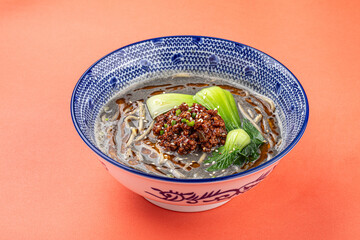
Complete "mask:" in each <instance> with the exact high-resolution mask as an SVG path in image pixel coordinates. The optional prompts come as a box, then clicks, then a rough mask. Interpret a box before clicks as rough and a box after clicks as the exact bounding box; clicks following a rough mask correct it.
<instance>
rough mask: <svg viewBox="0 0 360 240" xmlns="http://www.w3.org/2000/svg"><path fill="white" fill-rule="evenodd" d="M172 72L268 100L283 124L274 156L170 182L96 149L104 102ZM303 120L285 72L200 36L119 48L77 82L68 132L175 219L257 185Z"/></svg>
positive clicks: (252, 52)
mask: <svg viewBox="0 0 360 240" xmlns="http://www.w3.org/2000/svg"><path fill="white" fill-rule="evenodd" d="M179 73H191V74H194V75H196V74H200V75H208V76H214V77H223V78H226V79H232V81H236V82H239V83H240V84H242V85H244V86H246V87H247V88H250V89H252V90H254V91H256V92H258V93H260V94H263V95H265V96H267V97H269V98H271V99H272V100H273V101H274V102H275V104H276V106H277V114H278V116H279V119H280V122H281V125H282V136H283V140H282V145H281V149H280V151H279V154H278V155H277V156H275V157H274V158H272V159H270V160H269V161H267V162H265V163H263V164H261V165H259V166H257V167H255V168H252V169H249V170H247V171H244V172H241V173H238V174H234V175H230V176H225V177H219V178H211V179H172V178H166V177H160V176H154V175H150V174H146V173H144V172H140V171H137V170H134V169H132V168H129V167H127V166H125V165H122V164H120V163H119V162H117V161H115V160H113V159H111V158H109V157H108V156H106V155H105V154H103V153H102V152H101V151H100V150H99V149H98V148H97V147H96V145H95V139H94V123H95V120H96V117H97V115H98V113H99V110H100V109H101V107H102V106H103V105H104V104H105V103H106V102H107V101H108V100H109V99H110V98H112V97H113V96H114V95H115V94H116V93H117V92H119V91H120V90H122V89H124V88H126V87H128V86H129V85H131V84H134V83H139V82H141V81H144V80H146V79H149V78H154V77H157V76H159V77H163V76H165V75H167V76H168V75H173V74H179ZM308 116H309V106H308V101H307V97H306V94H305V92H304V89H303V88H302V86H301V85H300V83H299V81H298V80H297V79H296V77H295V76H294V75H293V74H292V73H291V72H290V71H289V70H288V69H287V68H286V67H285V66H284V65H282V64H281V63H280V62H278V61H277V60H275V59H274V58H272V57H270V56H269V55H267V54H265V53H263V52H261V51H259V50H256V49H254V48H252V47H249V46H247V45H244V44H241V43H237V42H234V41H229V40H224V39H219V38H213V37H205V36H169V37H160V38H154V39H149V40H145V41H141V42H137V43H133V44H130V45H128V46H125V47H122V48H120V49H118V50H116V51H114V52H112V53H110V54H108V55H106V56H105V57H103V58H101V59H100V60H99V61H97V62H96V63H95V64H93V65H92V66H91V67H90V68H89V69H88V70H87V71H86V72H85V73H84V74H83V75H82V76H81V78H80V79H79V81H78V83H77V84H76V86H75V89H74V91H73V94H72V98H71V117H72V120H73V123H74V126H75V128H76V130H77V132H78V133H79V135H80V137H81V138H82V139H83V141H84V142H85V143H86V144H87V145H88V147H90V148H91V149H92V150H93V151H94V152H95V153H96V154H97V155H98V156H99V159H100V161H101V163H102V164H103V165H104V167H105V168H106V170H108V171H109V173H110V174H111V175H112V176H113V177H115V178H116V179H117V180H118V181H119V182H120V183H121V184H123V185H124V186H126V187H127V188H129V189H130V190H132V191H134V192H135V193H138V194H139V195H141V196H143V197H144V198H146V199H147V200H148V201H150V202H151V203H153V204H155V205H158V206H160V207H162V208H166V209H170V210H174V211H182V212H196V211H204V210H208V209H212V208H215V207H218V206H220V205H222V204H224V203H226V202H227V201H229V200H230V199H232V198H234V197H236V196H238V195H240V194H242V193H245V192H246V191H248V190H250V189H251V188H253V187H254V186H256V185H257V184H258V183H259V182H261V181H262V180H263V179H264V178H265V177H267V176H268V175H269V174H270V172H271V171H272V170H273V169H274V167H275V166H276V165H277V164H278V163H279V161H280V159H282V158H283V157H284V156H285V155H286V154H287V153H288V152H289V151H290V150H291V149H292V148H293V147H294V146H295V145H296V143H297V142H298V141H299V140H300V138H301V136H302V135H303V133H304V131H305V128H306V124H307V121H308Z"/></svg>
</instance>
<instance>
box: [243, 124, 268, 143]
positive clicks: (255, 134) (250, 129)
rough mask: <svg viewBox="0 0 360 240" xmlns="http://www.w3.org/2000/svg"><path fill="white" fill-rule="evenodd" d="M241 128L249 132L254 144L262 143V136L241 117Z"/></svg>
mask: <svg viewBox="0 0 360 240" xmlns="http://www.w3.org/2000/svg"><path fill="white" fill-rule="evenodd" d="M242 128H243V129H244V130H245V131H246V132H247V134H249V136H250V139H251V142H253V143H255V144H262V143H263V142H264V137H263V136H262V135H261V133H260V132H259V130H257V129H256V127H254V126H253V125H252V123H251V122H250V121H249V120H248V119H246V118H244V119H243V122H242Z"/></svg>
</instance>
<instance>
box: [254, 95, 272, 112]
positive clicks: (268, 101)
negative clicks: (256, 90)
mask: <svg viewBox="0 0 360 240" xmlns="http://www.w3.org/2000/svg"><path fill="white" fill-rule="evenodd" d="M258 97H259V98H261V99H263V100H264V101H265V102H267V103H268V104H269V105H270V108H271V111H273V112H274V111H275V103H274V101H273V100H271V99H270V98H268V97H265V96H262V95H258Z"/></svg>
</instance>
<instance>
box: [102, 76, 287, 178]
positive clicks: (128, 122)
mask: <svg viewBox="0 0 360 240" xmlns="http://www.w3.org/2000/svg"><path fill="white" fill-rule="evenodd" d="M209 86H219V87H221V88H223V89H226V90H228V91H230V92H231V93H232V94H233V96H234V98H235V101H236V102H237V104H238V109H239V113H240V118H241V119H243V118H244V117H246V118H248V119H249V120H250V121H251V122H252V123H253V124H254V125H255V127H256V128H257V129H258V130H259V131H260V132H261V133H262V135H263V136H264V138H265V140H266V142H265V143H264V144H262V145H261V147H260V152H261V153H260V157H259V158H258V159H257V160H256V161H253V162H250V163H248V164H246V165H243V166H237V165H232V166H230V167H229V168H227V169H223V170H219V171H214V172H208V171H206V168H208V167H209V166H210V164H209V163H204V160H206V158H207V157H208V156H210V155H211V153H203V152H201V151H195V152H192V153H190V154H187V155H179V154H177V153H174V152H166V151H165V150H164V149H162V147H161V146H159V144H158V143H157V139H156V136H155V135H154V134H153V133H152V131H151V128H152V127H153V125H154V122H153V119H152V118H151V116H150V114H149V112H148V111H147V109H146V105H145V101H146V99H147V98H149V97H151V96H154V95H157V94H162V93H171V92H173V93H186V94H192V95H193V94H195V93H196V92H198V91H199V90H201V89H202V88H204V87H209ZM95 129H96V130H95V137H96V142H97V146H98V147H99V149H100V150H101V151H102V152H104V153H105V154H106V155H108V156H109V157H111V158H113V159H114V160H116V161H118V162H120V163H122V164H124V165H127V166H129V167H131V168H134V169H137V170H140V171H143V172H146V173H150V174H155V175H160V176H167V177H174V178H193V179H195V178H213V177H221V176H226V175H231V174H235V173H238V172H242V171H245V170H247V169H249V168H252V167H255V166H258V165H260V164H261V163H263V162H265V161H267V160H269V159H271V158H272V157H273V156H275V155H276V154H277V152H278V149H279V145H280V144H281V127H280V125H279V121H278V118H277V116H276V109H275V105H274V103H273V102H272V101H271V100H270V99H268V98H267V97H264V96H261V95H259V94H257V93H254V92H252V91H250V90H248V89H246V88H244V87H241V86H239V85H238V84H235V83H233V82H230V81H226V80H224V79H218V78H208V77H199V76H172V77H166V78H157V79H153V80H149V81H147V82H145V83H141V84H135V85H132V86H131V87H129V88H127V89H125V90H124V91H122V92H120V93H119V94H118V95H117V96H115V97H114V98H112V99H111V100H110V101H109V102H108V103H107V104H106V105H105V106H104V107H103V108H102V110H101V111H100V114H99V116H98V119H97V121H96V128H95Z"/></svg>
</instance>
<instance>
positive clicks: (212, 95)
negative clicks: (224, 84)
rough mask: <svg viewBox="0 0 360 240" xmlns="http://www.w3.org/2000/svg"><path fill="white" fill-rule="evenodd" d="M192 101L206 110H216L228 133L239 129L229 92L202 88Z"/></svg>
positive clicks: (238, 118) (237, 114) (214, 88)
mask: <svg viewBox="0 0 360 240" xmlns="http://www.w3.org/2000/svg"><path fill="white" fill-rule="evenodd" d="M194 100H195V101H196V102H197V103H199V104H201V105H203V106H204V107H206V108H207V109H216V110H217V111H218V114H219V115H220V116H221V118H222V119H223V120H224V122H225V126H226V130H227V131H228V132H229V131H231V130H234V129H238V128H241V121H240V117H239V112H238V109H237V107H236V103H235V100H234V97H233V96H232V95H231V93H230V92H229V91H226V90H224V89H222V88H220V87H217V86H215V87H208V88H204V89H202V90H200V91H199V92H197V93H196V94H195V95H194Z"/></svg>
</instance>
